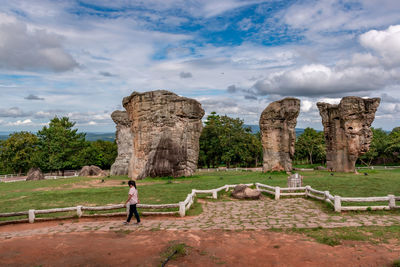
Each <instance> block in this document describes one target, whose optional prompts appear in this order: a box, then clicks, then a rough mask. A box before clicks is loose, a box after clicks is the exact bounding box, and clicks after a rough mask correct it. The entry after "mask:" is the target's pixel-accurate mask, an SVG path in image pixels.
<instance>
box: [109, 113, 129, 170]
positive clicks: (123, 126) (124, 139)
mask: <svg viewBox="0 0 400 267" xmlns="http://www.w3.org/2000/svg"><path fill="white" fill-rule="evenodd" d="M111 118H112V119H113V121H114V122H115V124H116V128H117V131H116V133H115V141H116V142H117V146H118V156H117V158H116V159H115V162H114V163H113V165H112V166H111V175H128V169H129V161H130V160H131V157H132V153H133V134H132V130H131V123H132V122H131V120H130V119H129V118H128V114H127V113H126V111H120V110H116V111H114V112H113V113H112V114H111Z"/></svg>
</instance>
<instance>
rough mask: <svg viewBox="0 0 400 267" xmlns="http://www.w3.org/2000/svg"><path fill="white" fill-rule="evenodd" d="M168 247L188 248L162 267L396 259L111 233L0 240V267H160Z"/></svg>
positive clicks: (399, 252)
mask: <svg viewBox="0 0 400 267" xmlns="http://www.w3.org/2000/svg"><path fill="white" fill-rule="evenodd" d="M127 229H128V228H127ZM171 241H176V242H180V243H185V244H187V245H188V246H190V248H189V249H188V255H186V256H183V257H180V258H178V259H176V260H171V261H170V262H168V264H167V265H166V266H224V265H226V266H389V265H390V264H391V263H392V262H393V261H394V260H395V259H398V258H399V257H400V248H398V247H395V246H394V245H387V244H380V245H371V244H369V243H365V242H347V243H345V244H343V245H340V246H335V247H331V246H328V245H323V244H319V243H316V242H314V241H311V240H310V239H308V238H306V237H305V236H302V235H288V234H283V233H278V232H271V231H238V232H236V231H222V230H218V231H214V230H209V231H132V232H128V231H118V232H111V231H110V232H84V233H68V234H61V233H58V234H46V235H36V236H31V237H24V238H19V237H18V238H11V239H7V240H2V241H1V242H0V266H159V265H160V263H161V256H160V255H161V254H162V253H163V252H165V251H166V249H167V248H168V247H169V246H170V245H171V243H170V242H171Z"/></svg>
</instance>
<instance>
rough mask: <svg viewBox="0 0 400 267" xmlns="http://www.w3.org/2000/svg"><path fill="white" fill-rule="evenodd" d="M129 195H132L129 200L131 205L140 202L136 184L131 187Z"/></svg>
mask: <svg viewBox="0 0 400 267" xmlns="http://www.w3.org/2000/svg"><path fill="white" fill-rule="evenodd" d="M128 194H129V195H132V197H131V199H130V200H129V202H128V203H129V205H134V204H137V203H138V191H137V190H136V188H135V187H134V186H132V187H131V188H130V189H129V193H128Z"/></svg>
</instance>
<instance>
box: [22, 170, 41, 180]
mask: <svg viewBox="0 0 400 267" xmlns="http://www.w3.org/2000/svg"><path fill="white" fill-rule="evenodd" d="M26 180H27V181H34V180H44V175H43V172H42V170H41V169H40V168H30V169H29V171H28V177H27V178H26Z"/></svg>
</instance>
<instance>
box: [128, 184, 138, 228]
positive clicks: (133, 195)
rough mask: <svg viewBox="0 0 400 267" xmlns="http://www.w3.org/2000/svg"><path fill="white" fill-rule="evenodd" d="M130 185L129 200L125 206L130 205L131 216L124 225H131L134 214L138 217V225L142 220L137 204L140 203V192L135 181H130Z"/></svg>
mask: <svg viewBox="0 0 400 267" xmlns="http://www.w3.org/2000/svg"><path fill="white" fill-rule="evenodd" d="M128 185H129V187H130V189H129V193H128V194H129V197H128V199H127V200H126V201H125V205H129V216H128V219H127V220H126V222H124V224H125V225H126V224H129V222H130V221H131V219H132V216H133V214H135V217H136V221H137V222H136V224H140V218H139V213H138V212H137V209H136V204H138V203H140V201H139V197H138V191H137V189H136V183H135V181H133V180H130V181H129V182H128Z"/></svg>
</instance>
